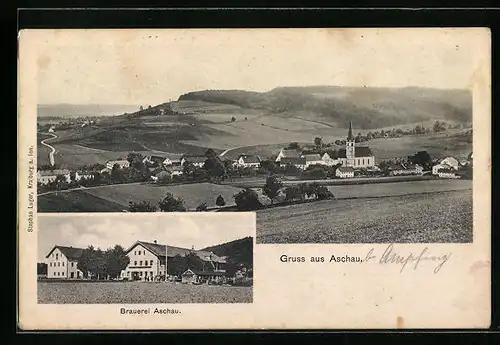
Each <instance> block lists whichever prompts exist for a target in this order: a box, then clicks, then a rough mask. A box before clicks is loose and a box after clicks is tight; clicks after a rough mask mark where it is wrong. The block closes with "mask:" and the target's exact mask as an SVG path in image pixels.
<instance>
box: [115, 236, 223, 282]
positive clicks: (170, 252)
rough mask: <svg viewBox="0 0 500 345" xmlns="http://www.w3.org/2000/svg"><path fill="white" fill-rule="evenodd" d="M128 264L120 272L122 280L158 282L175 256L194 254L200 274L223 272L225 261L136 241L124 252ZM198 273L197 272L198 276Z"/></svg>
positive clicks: (208, 255) (175, 248)
mask: <svg viewBox="0 0 500 345" xmlns="http://www.w3.org/2000/svg"><path fill="white" fill-rule="evenodd" d="M125 253H126V255H127V256H128V257H129V259H130V262H129V264H128V266H127V267H126V268H125V269H124V270H123V271H122V272H121V278H122V279H128V280H141V281H158V280H163V279H165V277H166V276H167V275H166V272H167V265H168V260H169V259H171V258H173V257H175V256H176V255H180V256H186V255H188V254H191V253H193V254H195V255H196V256H197V257H198V258H199V259H200V260H201V262H202V263H203V267H202V268H203V269H202V270H201V272H222V273H224V272H225V264H226V260H223V259H221V258H220V257H218V256H217V255H215V254H214V253H212V252H207V251H201V250H194V249H186V248H179V247H173V246H166V245H164V244H158V243H157V242H156V241H154V243H149V242H143V241H137V242H136V243H134V244H133V245H132V246H131V247H130V248H129V249H127V250H126V251H125ZM199 273H200V272H197V274H199Z"/></svg>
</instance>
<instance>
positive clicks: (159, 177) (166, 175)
mask: <svg viewBox="0 0 500 345" xmlns="http://www.w3.org/2000/svg"><path fill="white" fill-rule="evenodd" d="M171 177H172V174H171V173H170V172H167V171H165V170H162V171H160V172H158V173H155V174H152V175H151V180H153V181H154V182H157V181H164V180H166V179H170V178H171Z"/></svg>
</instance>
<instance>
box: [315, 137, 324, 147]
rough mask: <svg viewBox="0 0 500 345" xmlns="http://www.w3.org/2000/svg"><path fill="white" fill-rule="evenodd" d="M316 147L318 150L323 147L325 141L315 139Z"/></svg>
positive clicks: (318, 138)
mask: <svg viewBox="0 0 500 345" xmlns="http://www.w3.org/2000/svg"><path fill="white" fill-rule="evenodd" d="M314 145H315V146H316V147H318V148H321V147H323V139H322V138H320V137H316V138H314Z"/></svg>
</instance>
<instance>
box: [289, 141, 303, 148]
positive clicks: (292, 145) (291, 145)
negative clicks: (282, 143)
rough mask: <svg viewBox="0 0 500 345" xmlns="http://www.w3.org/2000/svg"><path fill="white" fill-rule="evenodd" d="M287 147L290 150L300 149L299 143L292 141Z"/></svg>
mask: <svg viewBox="0 0 500 345" xmlns="http://www.w3.org/2000/svg"><path fill="white" fill-rule="evenodd" d="M288 148H289V149H291V150H298V149H300V145H299V143H297V142H293V143H290V144H288Z"/></svg>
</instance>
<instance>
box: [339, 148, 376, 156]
mask: <svg viewBox="0 0 500 345" xmlns="http://www.w3.org/2000/svg"><path fill="white" fill-rule="evenodd" d="M372 156H373V152H372V150H371V149H370V148H369V147H368V146H356V148H355V150H354V157H372ZM338 157H339V158H346V153H345V149H340V150H339V155H338Z"/></svg>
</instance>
